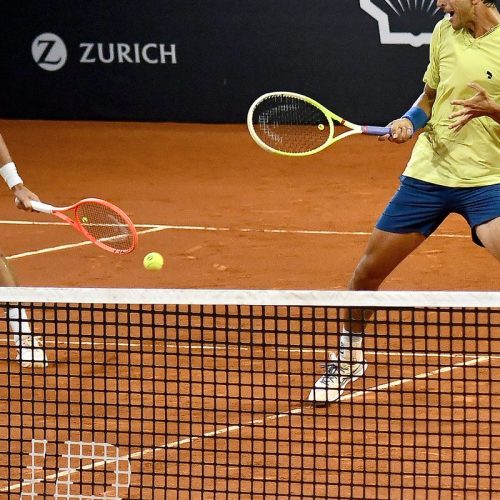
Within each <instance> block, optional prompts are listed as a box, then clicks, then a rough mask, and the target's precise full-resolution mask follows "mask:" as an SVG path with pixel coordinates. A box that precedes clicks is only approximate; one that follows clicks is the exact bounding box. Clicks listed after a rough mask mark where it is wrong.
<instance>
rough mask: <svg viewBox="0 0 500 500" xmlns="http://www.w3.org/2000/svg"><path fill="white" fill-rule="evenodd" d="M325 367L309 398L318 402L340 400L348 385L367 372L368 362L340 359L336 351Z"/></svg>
mask: <svg viewBox="0 0 500 500" xmlns="http://www.w3.org/2000/svg"><path fill="white" fill-rule="evenodd" d="M325 367H326V373H325V374H324V375H323V376H322V377H320V378H319V379H318V380H317V381H316V383H315V384H314V387H313V388H312V390H311V392H310V393H309V397H308V398H307V399H308V400H309V401H313V402H314V403H318V404H327V403H333V402H335V401H338V400H339V399H340V396H342V393H343V392H344V388H345V387H346V385H347V384H349V383H352V382H354V381H355V380H357V379H358V378H359V377H361V376H362V375H363V374H364V373H365V371H366V368H367V367H368V363H366V362H365V361H364V360H362V361H358V362H352V361H344V360H339V359H338V358H337V355H336V354H335V353H331V354H330V357H329V360H328V362H327V363H326V365H325Z"/></svg>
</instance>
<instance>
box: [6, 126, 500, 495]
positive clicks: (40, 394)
mask: <svg viewBox="0 0 500 500" xmlns="http://www.w3.org/2000/svg"><path fill="white" fill-rule="evenodd" d="M0 125H1V129H2V134H3V135H4V137H5V138H6V140H7V141H8V143H9V148H10V150H11V152H12V154H13V155H14V157H15V158H16V161H17V163H18V165H19V168H20V171H21V172H22V174H23V177H24V179H25V182H26V185H27V186H28V187H30V188H31V189H33V190H34V191H35V192H36V193H37V194H38V195H39V196H40V197H41V198H42V199H44V200H45V201H47V202H50V203H53V204H66V203H71V202H73V201H76V200H77V199H80V198H82V197H87V196H96V197H101V198H105V199H109V200H110V201H112V202H114V203H116V204H117V205H119V206H121V207H122V208H124V210H125V211H126V212H127V213H128V214H129V215H130V217H131V218H132V220H133V221H134V222H135V223H136V225H137V227H138V229H139V248H138V250H136V252H135V253H133V254H131V255H126V256H120V257H116V256H113V255H108V254H105V253H104V252H102V251H100V250H99V249H96V248H94V247H92V246H91V245H87V244H83V242H82V240H81V238H80V237H79V236H78V234H76V233H75V232H74V231H72V230H71V228H68V227H67V226H66V225H63V224H56V223H54V221H53V219H52V218H50V217H48V216H42V215H35V214H33V215H31V214H25V213H23V212H20V211H17V210H15V208H14V207H13V205H12V204H11V201H10V199H9V193H8V192H3V194H1V196H3V197H4V200H3V201H4V209H3V217H2V218H3V219H4V220H3V221H1V222H0V224H1V226H2V231H3V235H4V237H3V245H2V247H3V251H4V252H5V254H6V255H7V256H8V257H9V259H10V262H11V264H12V265H13V267H14V270H15V271H16V274H17V277H18V280H19V282H20V285H22V286H36V287H79V288H80V287H82V288H99V289H101V288H112V287H123V288H132V289H142V288H169V289H185V288H188V289H226V290H241V289H262V290H297V289H298V290H343V289H345V286H346V282H347V280H348V278H349V276H350V273H351V271H352V269H353V266H354V265H355V263H356V261H357V259H358V258H359V256H360V255H361V253H362V251H363V248H364V245H365V244H366V241H367V238H368V235H369V233H370V231H371V228H372V227H373V224H374V223H375V220H376V217H377V216H378V214H379V212H380V211H381V210H382V208H383V207H384V206H385V204H386V202H387V201H388V199H389V197H390V196H391V195H392V192H393V190H394V189H395V187H396V185H397V180H398V175H399V173H400V171H401V170H402V167H403V165H404V160H405V158H406V157H407V156H408V154H409V151H410V149H411V146H412V144H409V145H404V146H400V147H394V145H389V144H379V143H377V141H376V140H375V139H372V138H367V137H357V138H355V137H353V138H351V139H349V140H346V141H343V143H342V144H338V145H336V146H335V150H332V151H330V152H324V153H323V154H321V155H318V156H315V157H311V158H308V159H300V158H299V159H289V158H279V157H275V156H272V155H269V154H266V153H265V152H263V151H261V150H259V148H257V147H256V146H255V145H254V144H253V143H252V141H251V139H250V138H249V137H248V134H247V132H246V129H245V128H244V126H242V125H241V126H236V125H231V126H229V125H224V126H222V125H220V126H215V125H182V124H146V123H144V124H140V123H139V124H129V123H85V122H71V123H58V122H23V121H5V122H0ZM27 137H28V138H29V141H27V140H26V138H27ZM62 145H64V146H62ZM61 188H62V189H61ZM9 207H12V208H9ZM150 251H158V252H161V253H162V254H163V255H164V257H165V258H166V266H165V268H164V270H163V271H162V272H160V273H148V272H146V271H144V270H143V268H142V258H143V256H144V255H145V254H146V253H148V252H150ZM499 278H500V270H499V268H498V265H497V263H496V262H495V261H494V259H493V258H492V257H490V256H489V255H487V254H486V252H485V251H483V250H481V249H479V248H478V247H476V246H475V245H473V243H472V242H471V241H470V238H469V236H468V228H467V226H466V223H465V222H464V221H463V220H462V219H460V218H459V217H451V218H450V219H448V220H447V221H446V222H445V224H443V226H442V227H441V228H440V230H439V231H438V233H437V234H436V235H435V236H433V237H432V238H430V239H429V240H428V241H427V242H425V243H424V245H422V247H421V248H420V249H418V250H417V252H416V253H415V254H414V255H412V256H411V257H410V258H409V259H408V261H407V262H405V263H403V264H402V265H401V266H400V268H399V269H398V270H397V271H396V272H395V273H394V274H393V275H391V276H390V277H389V279H388V280H387V282H386V283H385V285H384V289H385V290H457V291H464V290H469V291H471V292H472V291H492V292H493V291H496V290H498V283H499V282H500V281H499ZM28 292H29V291H26V293H28ZM87 293H88V295H87V296H85V297H83V298H81V299H80V301H76V300H75V301H74V302H73V301H72V300H70V295H67V298H66V299H64V297H65V295H64V293H63V294H62V295H63V296H62V297H59V298H58V300H57V301H56V300H54V298H53V297H52V298H51V297H50V293H49V291H46V295H45V299H44V300H42V298H43V296H37V297H35V295H33V299H32V300H33V302H34V306H33V310H32V316H33V318H34V329H35V331H36V332H37V333H42V330H43V331H44V333H45V334H46V347H47V350H48V354H49V357H51V359H53V360H54V359H56V360H57V362H56V363H53V364H51V366H50V367H49V368H48V369H47V370H46V372H45V374H40V373H35V374H31V373H24V372H20V370H19V367H18V366H17V365H16V363H15V362H14V361H13V359H14V353H13V350H12V349H8V348H7V343H6V342H5V340H4V342H2V344H1V350H0V352H1V360H0V363H1V368H0V370H1V374H0V375H1V376H2V377H3V378H5V379H6V380H7V381H8V383H6V384H2V387H1V388H0V397H1V399H2V401H9V406H8V412H7V414H2V415H1V416H0V425H1V428H2V429H3V430H2V432H4V430H5V429H6V427H8V436H9V437H8V439H6V440H0V446H1V451H2V452H3V453H2V458H1V459H0V472H1V474H0V491H1V492H3V494H5V495H9V496H11V497H13V498H15V497H16V496H17V495H21V493H22V496H23V497H26V498H28V497H29V498H37V497H43V496H47V497H49V498H50V497H52V496H54V495H55V494H56V493H57V495H58V497H59V498H90V497H91V495H94V496H93V497H92V498H201V497H203V498H235V497H239V498H337V497H338V498H391V499H393V498H409V497H411V498H431V497H436V496H437V495H439V494H441V495H442V496H440V497H439V498H447V497H449V496H451V495H453V497H454V498H494V497H495V495H497V494H498V486H497V482H498V479H499V476H500V471H499V470H498V465H497V464H498V461H499V460H498V459H499V453H500V452H499V429H498V425H499V424H498V422H499V409H498V408H499V393H498V388H497V387H496V386H495V384H494V382H495V381H496V380H498V372H499V369H500V359H499V356H500V354H499V353H500V348H499V341H498V339H497V338H496V337H497V336H498V331H499V328H500V318H499V308H498V303H497V304H496V306H494V307H486V306H485V305H484V304H482V305H481V306H479V307H472V306H470V307H469V306H463V307H462V306H460V304H457V306H458V307H457V308H456V311H455V308H453V310H452V308H450V307H448V306H447V307H445V309H444V310H438V309H434V308H431V309H430V310H429V311H427V310H424V309H422V308H417V311H416V312H415V310H414V309H413V308H412V307H409V306H408V304H407V305H406V306H404V307H403V308H401V307H397V306H395V305H394V306H392V307H391V306H390V305H386V306H384V307H382V312H381V313H380V314H381V316H380V317H378V321H377V323H374V324H373V325H372V329H371V332H372V333H371V334H369V337H368V339H367V351H368V352H367V359H368V361H369V363H370V367H369V370H368V372H367V375H366V377H364V378H363V380H359V381H358V383H357V384H356V385H355V387H354V388H353V390H352V391H346V393H345V400H344V401H343V402H342V403H340V404H335V405H330V406H328V407H327V408H321V409H318V408H314V407H312V406H311V405H309V404H306V403H305V401H304V399H305V397H306V396H307V393H308V392H309V390H310V388H311V386H312V384H313V383H314V380H315V378H316V377H317V375H318V373H319V372H320V370H321V367H320V364H321V362H322V361H325V360H326V351H327V348H328V347H335V343H336V341H337V332H338V326H339V319H338V310H337V309H336V308H335V307H332V308H328V307H325V306H324V305H322V304H316V305H314V304H315V301H316V300H317V299H318V296H317V295H314V294H313V295H312V296H308V295H307V294H305V295H306V298H307V302H308V305H304V306H301V307H299V306H300V304H296V306H293V305H291V304H292V303H293V300H294V299H291V300H292V302H291V303H287V304H286V305H279V304H274V305H268V306H265V304H262V305H261V306H258V305H252V306H250V305H244V304H243V305H234V304H228V305H222V304H220V305H215V304H214V302H215V301H214V300H213V299H214V297H210V299H211V300H212V301H210V300H209V299H203V300H202V301H201V304H203V305H200V304H198V305H197V304H194V305H191V306H188V305H186V304H189V302H188V301H187V300H184V301H183V300H182V299H181V300H180V301H179V302H168V304H169V306H166V305H165V306H163V305H161V304H157V305H155V304H154V292H153V294H151V293H150V292H147V291H146V292H144V295H141V294H140V293H139V292H136V293H134V291H132V292H130V293H128V294H125V295H124V296H123V297H120V300H123V302H120V301H114V300H113V297H112V296H109V295H108V296H107V297H108V300H104V299H105V298H106V297H105V296H104V295H103V296H99V295H95V293H96V292H93V291H91V290H89V291H88V292H87ZM158 295H159V297H161V294H160V293H158ZM486 295H487V294H486ZM491 296H495V294H492V295H491ZM235 297H236V298H241V295H238V294H236V295H235ZM252 297H253V298H252V300H255V301H258V298H259V297H260V298H262V299H265V297H266V295H265V293H262V294H260V295H259V294H258V293H256V294H255V297H254V296H252ZM138 298H142V299H143V300H142V301H141V302H139V304H142V303H143V302H144V303H145V305H143V306H129V303H130V302H132V303H133V304H135V302H133V301H134V300H137V299H138ZM63 299H64V300H63ZM127 299H128V301H127ZM246 299H247V300H248V297H246ZM65 300H68V301H69V302H67V303H66V302H65ZM115 300H116V298H115ZM148 301H149V302H153V304H150V303H149V302H148ZM309 301H310V302H311V304H309ZM14 302H16V301H15V300H14ZM70 302H71V304H73V303H76V302H79V303H83V304H84V305H83V306H81V307H79V308H77V307H74V306H70ZM23 303H24V300H23ZM87 303H88V304H90V305H88V304H87ZM103 303H105V304H109V306H108V307H105V308H103V307H101V306H100V305H99V304H103ZM178 303H179V304H180V306H179V307H176V306H175V305H174V304H178ZM256 303H257V302H256ZM55 304H61V305H60V306H56V305H55ZM86 304H87V305H86ZM91 304H97V306H92V305H91ZM120 304H121V305H120ZM352 305H355V304H352ZM2 325H3V328H4V329H6V324H5V321H3V322H2ZM58 325H59V326H58ZM4 332H5V330H4ZM375 361H377V363H375ZM340 429H341V430H342V432H340ZM6 432H7V431H6ZM408 440H410V441H408ZM78 443H79V444H78ZM74 446H76V447H77V449H73V448H72V447H74ZM78 446H79V447H78ZM117 450H118V451H117ZM30 466H31V468H30ZM7 474H8V477H7ZM30 478H31V481H30ZM114 484H116V485H117V486H116V487H115V486H113V485H114ZM125 485H127V486H126V487H125ZM439 492H441V493H439ZM78 495H81V496H78ZM409 495H411V496H409Z"/></svg>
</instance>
